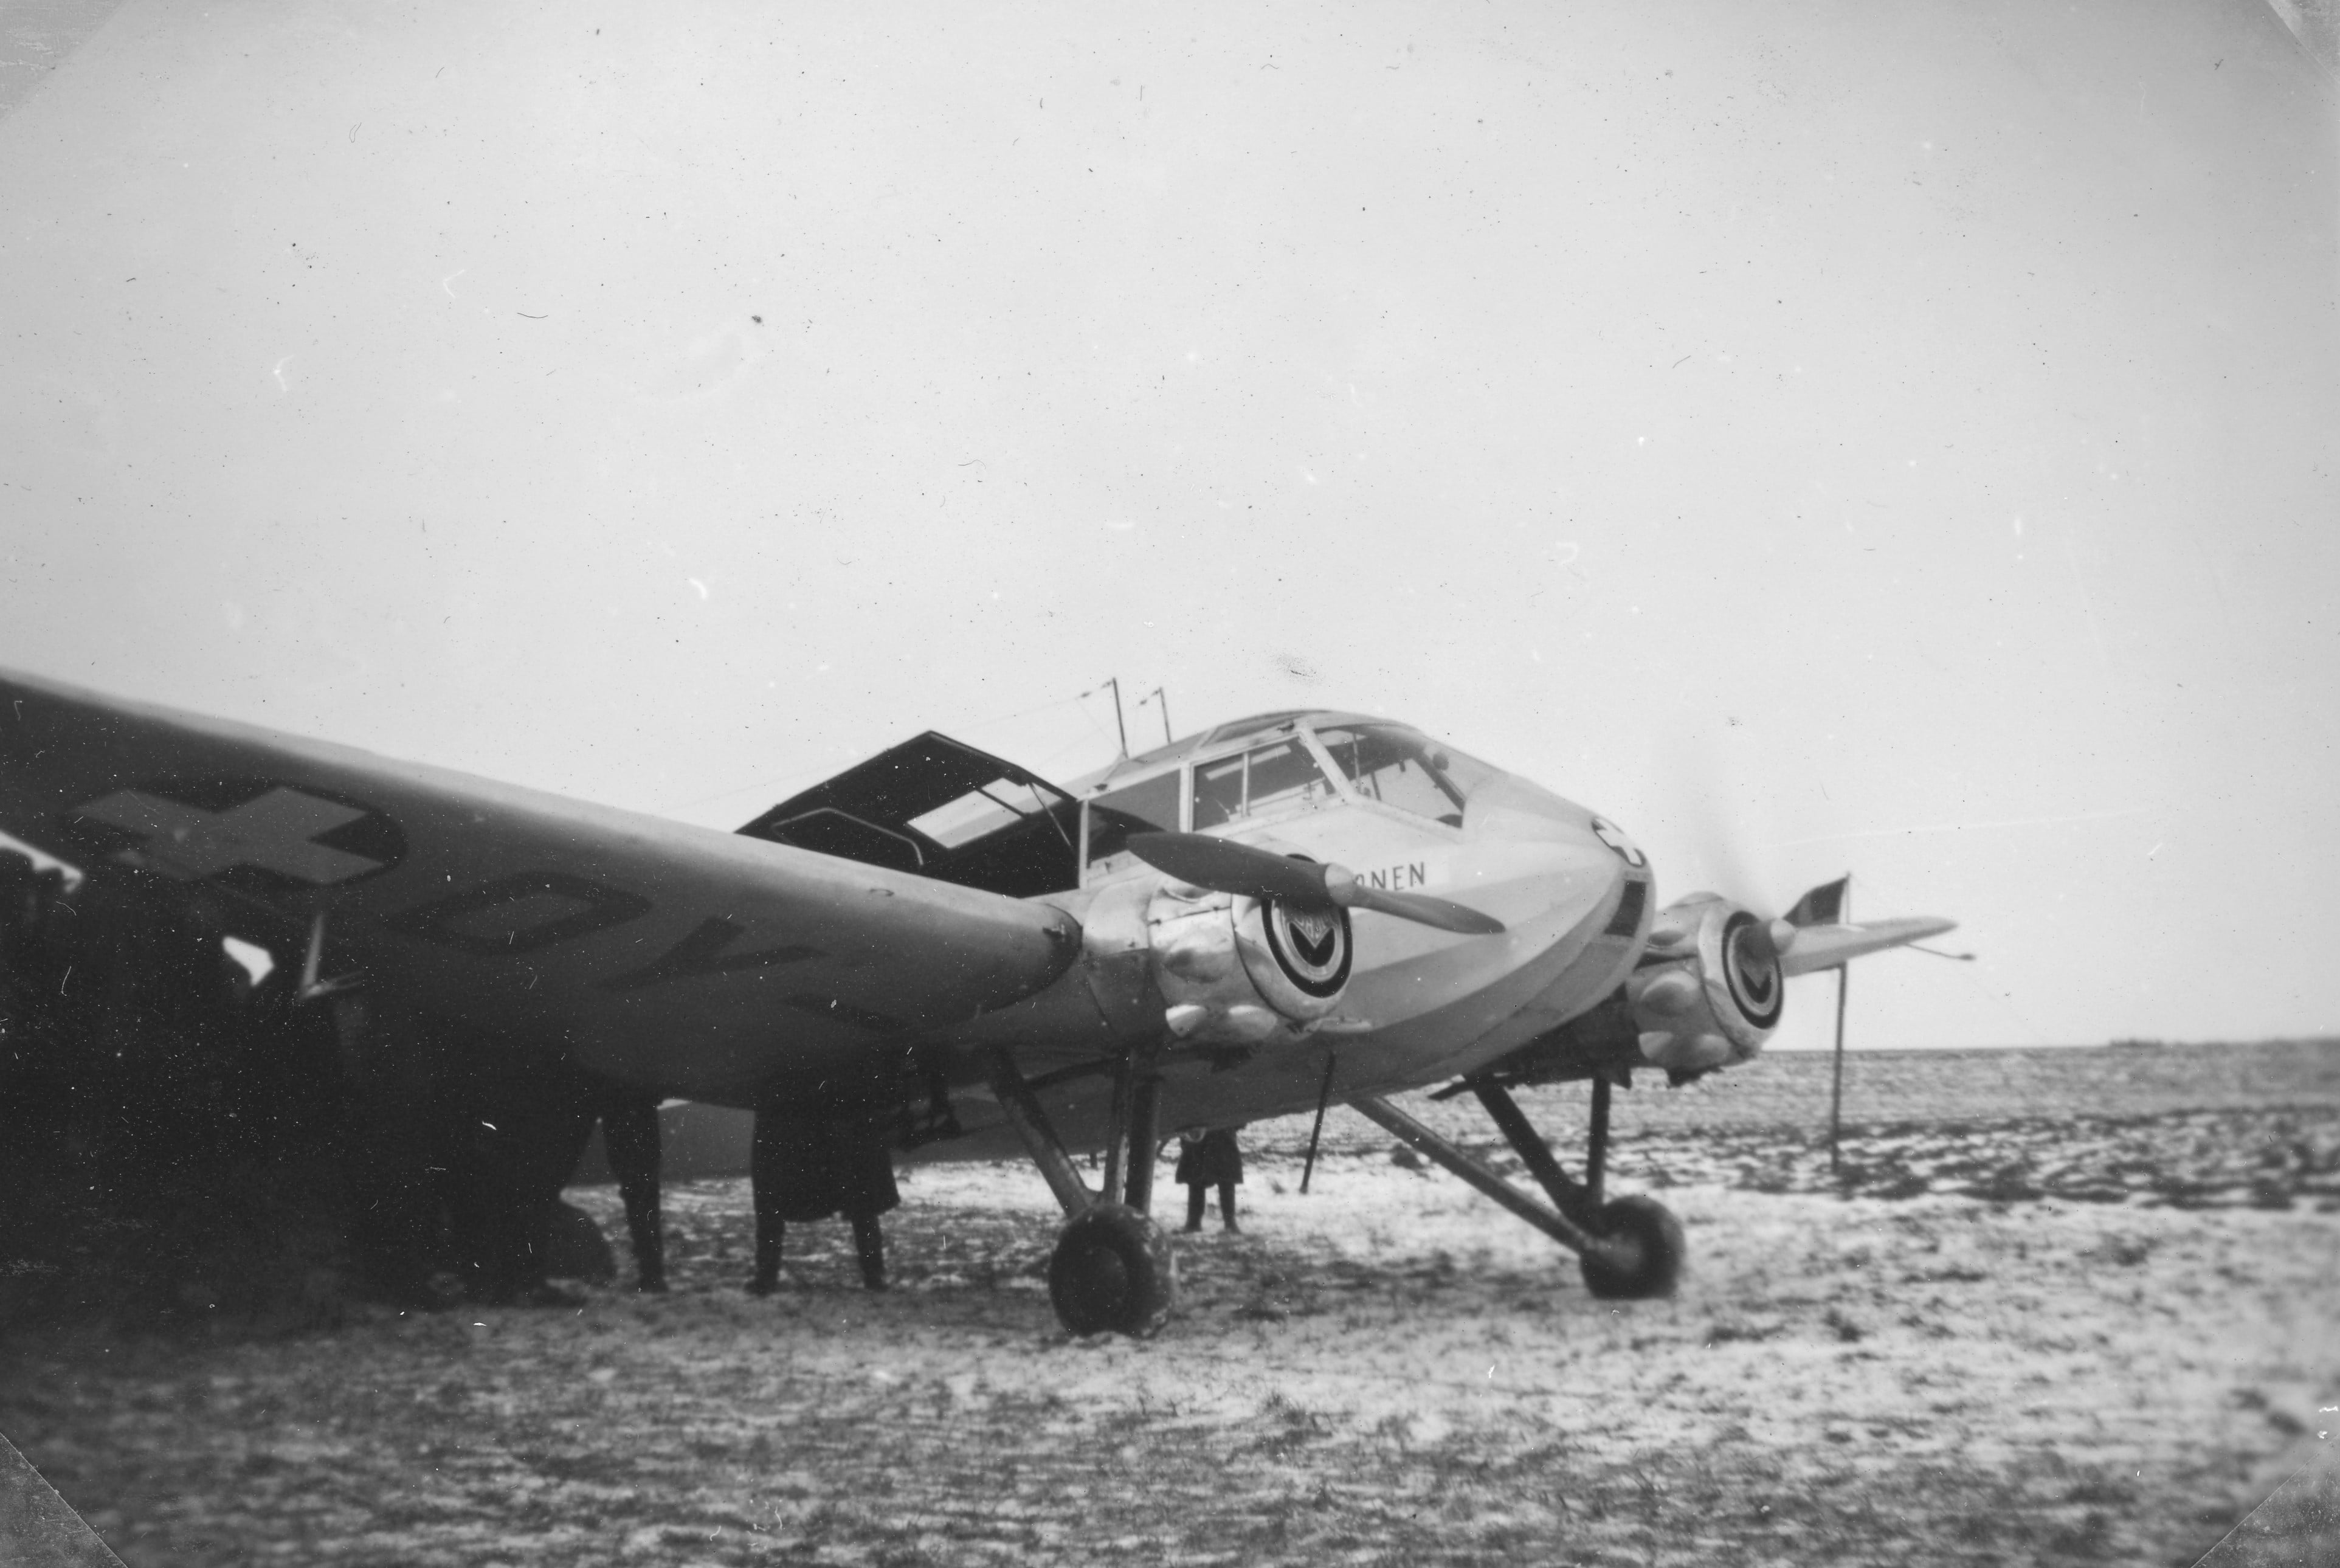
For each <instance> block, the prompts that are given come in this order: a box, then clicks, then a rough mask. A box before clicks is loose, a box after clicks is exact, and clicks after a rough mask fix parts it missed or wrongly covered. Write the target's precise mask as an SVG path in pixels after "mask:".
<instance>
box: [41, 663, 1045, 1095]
mask: <svg viewBox="0 0 2340 1568" xmlns="http://www.w3.org/2000/svg"><path fill="white" fill-rule="evenodd" d="M0 830H5V832H6V833H7V834H9V835H12V836H14V837H15V838H16V839H21V840H23V841H24V843H25V844H26V845H27V846H30V847H32V848H35V849H40V850H42V851H43V852H45V853H46V854H49V855H54V856H55V857H57V858H62V859H64V860H66V861H68V862H70V863H72V864H73V865H74V866H76V867H78V868H82V869H84V870H85V871H86V872H87V873H88V874H89V875H91V876H96V877H120V876H123V875H124V874H125V873H127V872H133V871H134V872H138V873H143V874H144V875H145V876H147V877H149V878H154V879H155V880H156V881H159V882H162V883H166V884H175V885H178V886H179V887H180V888H183V890H184V891H185V892H187V893H188V894H190V895H193V896H194V897H198V898H209V899H211V900H213V902H214V903H215V904H216V905H218V906H219V907H221V908H223V909H225V910H226V911H227V912H228V918H229V920H230V923H231V924H235V923H242V924H243V925H245V926H246V927H251V926H252V925H253V923H255V922H257V923H258V924H259V925H260V926H261V927H263V928H266V930H267V935H266V936H263V935H262V932H261V931H260V930H254V931H253V935H254V936H255V937H260V938H261V939H263V940H267V939H269V938H270V937H273V938H275V940H274V942H273V945H274V946H276V947H277V948H279V952H280V958H291V957H293V956H295V955H297V954H298V952H299V951H300V949H299V948H298V946H297V945H295V946H290V947H289V948H288V947H287V944H288V943H297V941H298V939H299V938H300V935H301V933H302V932H303V931H305V930H306V929H307V928H309V927H310V926H311V924H312V921H313V919H314V918H316V916H317V915H318V914H319V912H321V911H322V913H323V915H324V917H325V918H326V920H327V922H328V930H329V931H330V938H329V940H330V943H331V946H332V953H331V955H330V959H329V962H330V963H331V964H332V965H333V966H334V967H335V968H338V969H344V970H345V969H348V968H352V967H357V968H362V970H363V971H364V973H365V975H366V977H367V985H368V988H369V989H370V990H371V991H372V992H375V993H379V994H383V995H385V996H387V997H390V998H391V999H392V1000H394V1001H396V1002H398V1003H400V1004H402V1005H406V1006H411V1007H413V1008H414V1009H416V1010H417V1011H419V1012H421V1013H424V1014H427V1015H430V1016H431V1017H438V1018H441V1019H444V1020H446V1021H448V1022H450V1023H451V1024H454V1025H456V1026H458V1027H461V1028H462V1029H463V1030H464V1031H465V1032H466V1033H470V1034H475V1035H477V1036H479V1037H483V1038H486V1039H491V1040H495V1039H507V1040H511V1041H513V1042H515V1043H521V1044H526V1045H530V1046H532V1047H539V1048H543V1047H552V1048H557V1049H560V1050H561V1051H563V1052H564V1053H566V1054H568V1055H569V1056H570V1057H572V1058H574V1059H576V1060H577V1061H579V1062H580V1065H583V1066H586V1067H590V1068H593V1069H594V1070H597V1071H600V1072H604V1073H608V1074H610V1075H611V1076H614V1077H621V1078H626V1079H630V1080H632V1081H636V1082H640V1083H643V1084H645V1085H649V1086H654V1087H659V1088H660V1089H661V1090H664V1091H666V1092H669V1093H677V1094H689V1095H691V1096H693V1097H699V1098H708V1099H718V1100H731V1101H734V1102H735V1103H737V1102H739V1101H742V1100H744V1099H745V1098H746V1097H749V1096H751V1095H752V1094H753V1093H754V1091H755V1089H756V1087H757V1086H758V1085H759V1084H762V1083H765V1082H768V1081H770V1080H771V1079H772V1078H773V1077H775V1076H777V1075H782V1074H801V1075H805V1076H816V1075H818V1076H825V1075H827V1074H828V1073H830V1072H834V1071H838V1070H849V1068H850V1067H851V1066H852V1064H853V1063H855V1062H856V1061H857V1060H863V1059H867V1058H868V1057H869V1056H870V1055H871V1053H872V1052H873V1050H876V1049H879V1048H887V1047H886V1045H885V1042H886V1041H887V1039H888V1037H898V1036H903V1035H907V1034H910V1033H913V1032H916V1031H918V1030H923V1029H929V1028H934V1027H942V1026H945V1025H947V1024H950V1023H954V1022H957V1021H960V1020H963V1019H966V1018H968V1017H974V1016H976V1015H977V1014H979V1013H982V1012H986V1011H988V1010H990V1009H993V1008H996V1007H1002V1006H1005V1005H1006V1004H1008V1003H1010V1002H1013V1001H1016V1000H1017V999H1019V998H1021V997H1026V996H1028V995H1030V994H1032V993H1033V992H1035V991H1036V990H1039V989H1041V988H1042V987H1046V985H1047V984H1049V983H1050V982H1051V981H1052V980H1054V979H1055V978H1056V977H1057V976H1058V975H1060V974H1062V973H1063V972H1064V970H1065V969H1066V968H1067V967H1068V966H1069V964H1070V963H1071V961H1072V959H1073V958H1074V957H1075V956H1076V953H1077V950H1078V945H1079V944H1078V931H1077V928H1076V926H1075V925H1074V923H1073V922H1072V920H1071V919H1070V918H1069V917H1067V916H1066V915H1065V914H1063V913H1062V912H1061V911H1058V910H1056V909H1054V908H1050V907H1049V906H1047V905H1046V904H1042V903H1036V902H1025V901H1021V900H1018V899H1016V898H1006V897H1002V896H1000V895H997V894H994V893H989V892H986V891H983V890H980V889H977V888H965V887H959V886H956V885H953V884H951V883H948V882H944V881H938V880H936V879H934V878H931V877H922V876H917V875H914V874H909V873H907V872H902V871H896V870H891V869H888V868H884V867H878V866H869V865H863V864H857V863H853V862H850V861H847V860H840V859H838V858H834V857H831V856H828V855H823V854H818V853H814V852H811V851H809V850H806V849H796V848H792V847H790V846H788V845H785V844H776V843H768V842H764V841H762V840H759V839H755V838H749V837H743V836H740V835H738V834H732V833H723V832H718V831H715V830H713V829H701V828H695V827H691V826H688V825H685V824H680V823H675V822H669V821H665V820H662V819H658V818H654V817H649V816H647V815H643V814H640V813H636V812H630V811H622V810H618V809H612V808H608V807H600V806H593V805H588V804H585V803H582V802H579V801H574V800H570V799H565V798H563V797H560V796H556V795H551V794H548V793H545V792H542V791H538V790H531V789H521V788H519V787H516V786H511V785H506V784H500V783H496V782H493V781H491V780H488V779H479V778H474V777H471V776H468V775H464V774H461V773H457V772H453V771H451V770H448V769H437V768H431V767H425V766H422V765H419V764H415V763H409V762H401V761H394V760H392V759H388V758H384V757H381V756H378V755H375V754H373V753H371V752H367V751H362V750H359V749H355V748H351V747H345V746H338V745H333V744H331V743H328V742H323V741H316V740H309V739H300V738H296V737H292V736H288V735H283V734H280V733H276V732H273V731H270V730H267V729H260V728H257V727H253V726H249V725H243V724H239V723H234V722H232V721H228V720H223V719H209V718H203V717H201V716H198V715H194V714H189V713H183V712H179V711H176V710H170V709H166V708H162V707H159V706H154V705H151V704H144V703H134V702H128V701H124V700H119V699H115V698H112V697H107V696H104V695H102V694H99V693H95V692H91V691H84V690H77V689H74V688H72V687H68V686H64V685H61V684H57V683H55V682H51V681H47V680H39V679H36V678H33V677H28V676H23V675H17V674H14V673H9V672H5V671H0ZM240 934H241V933H240Z"/></svg>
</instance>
